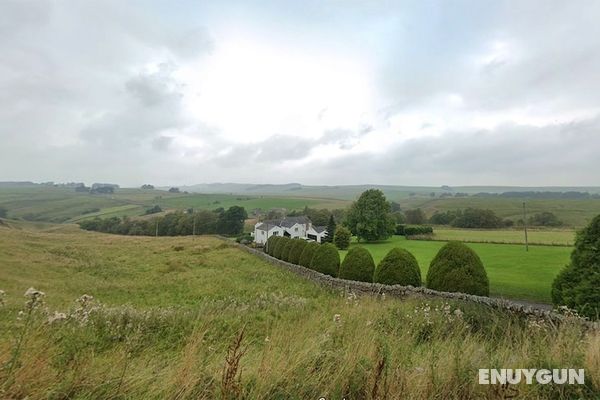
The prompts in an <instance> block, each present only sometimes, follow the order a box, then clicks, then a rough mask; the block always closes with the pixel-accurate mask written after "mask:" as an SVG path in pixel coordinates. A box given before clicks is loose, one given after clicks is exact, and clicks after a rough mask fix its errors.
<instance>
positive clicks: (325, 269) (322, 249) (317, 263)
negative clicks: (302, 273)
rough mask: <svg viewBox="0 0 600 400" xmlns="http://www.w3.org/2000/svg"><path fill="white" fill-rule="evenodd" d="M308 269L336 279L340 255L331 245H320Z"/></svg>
mask: <svg viewBox="0 0 600 400" xmlns="http://www.w3.org/2000/svg"><path fill="white" fill-rule="evenodd" d="M310 268H311V269H314V270H315V271H318V272H320V273H322V274H326V275H330V276H333V277H337V275H338V271H339V269H340V253H339V252H338V249H337V247H335V246H334V245H332V244H331V243H325V244H322V245H320V246H319V247H318V249H317V251H316V252H315V255H314V257H313V259H312V261H311V263H310Z"/></svg>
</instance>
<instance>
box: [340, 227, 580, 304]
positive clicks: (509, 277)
mask: <svg viewBox="0 0 600 400" xmlns="http://www.w3.org/2000/svg"><path fill="white" fill-rule="evenodd" d="M357 245H359V244H358V243H356V242H353V243H352V246H357ZM360 245H361V246H364V247H366V248H367V249H368V250H369V251H370V252H371V255H372V256H373V259H374V260H375V262H376V263H378V262H379V261H380V260H381V259H382V258H383V257H384V256H385V255H386V254H387V252H388V251H389V250H390V249H391V248H393V247H396V246H397V247H401V248H404V249H406V250H408V251H410V252H411V253H412V254H413V255H414V256H415V257H416V258H417V261H418V262H419V266H420V267H421V275H422V278H423V280H425V276H426V275H427V270H428V269H429V263H430V262H431V260H432V259H433V257H434V256H435V255H436V254H437V252H438V250H439V249H440V248H441V247H442V246H443V245H444V242H437V241H424V240H406V239H405V238H404V237H402V236H393V237H392V238H390V239H389V240H387V241H385V242H380V243H369V244H360ZM468 246H469V247H471V248H472V249H473V250H475V251H476V252H477V254H478V255H479V257H480V258H481V260H482V261H483V264H484V266H485V269H486V271H487V274H488V278H489V280H490V295H491V296H498V297H506V298H512V299H521V300H529V301H534V302H543V303H550V302H551V299H550V287H551V285H552V281H553V280H554V277H555V276H556V274H557V273H558V272H559V271H560V270H561V269H562V268H563V267H564V266H565V265H566V264H567V263H568V262H569V256H570V254H571V251H572V249H571V248H570V247H558V246H556V247H554V246H530V247H529V252H525V248H524V246H522V245H511V244H489V243H469V244H468ZM340 253H341V256H342V257H344V256H345V255H346V253H347V251H341V252H340Z"/></svg>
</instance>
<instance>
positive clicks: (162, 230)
mask: <svg viewBox="0 0 600 400" xmlns="http://www.w3.org/2000/svg"><path fill="white" fill-rule="evenodd" d="M247 218H248V214H247V212H246V210H245V209H244V207H240V206H232V207H229V208H228V209H227V210H225V209H223V208H218V209H216V210H214V211H207V210H201V211H193V210H191V209H190V210H188V211H186V212H183V211H176V212H171V213H167V214H165V215H162V216H157V217H154V218H151V219H133V218H129V217H123V218H119V217H111V218H99V217H96V218H94V219H89V220H85V221H81V222H80V223H79V226H80V227H81V228H82V229H85V230H88V231H97V232H105V233H114V234H120V235H135V236H185V235H194V234H195V235H207V234H220V235H231V236H234V235H239V234H241V233H242V232H243V231H244V221H245V220H246V219H247Z"/></svg>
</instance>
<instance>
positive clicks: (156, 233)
mask: <svg viewBox="0 0 600 400" xmlns="http://www.w3.org/2000/svg"><path fill="white" fill-rule="evenodd" d="M154 236H156V237H158V218H156V232H155V234H154Z"/></svg>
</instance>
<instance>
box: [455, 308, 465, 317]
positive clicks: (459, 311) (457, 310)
mask: <svg viewBox="0 0 600 400" xmlns="http://www.w3.org/2000/svg"><path fill="white" fill-rule="evenodd" d="M454 316H455V317H456V318H462V316H463V312H462V311H461V309H460V308H457V309H456V310H454Z"/></svg>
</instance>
